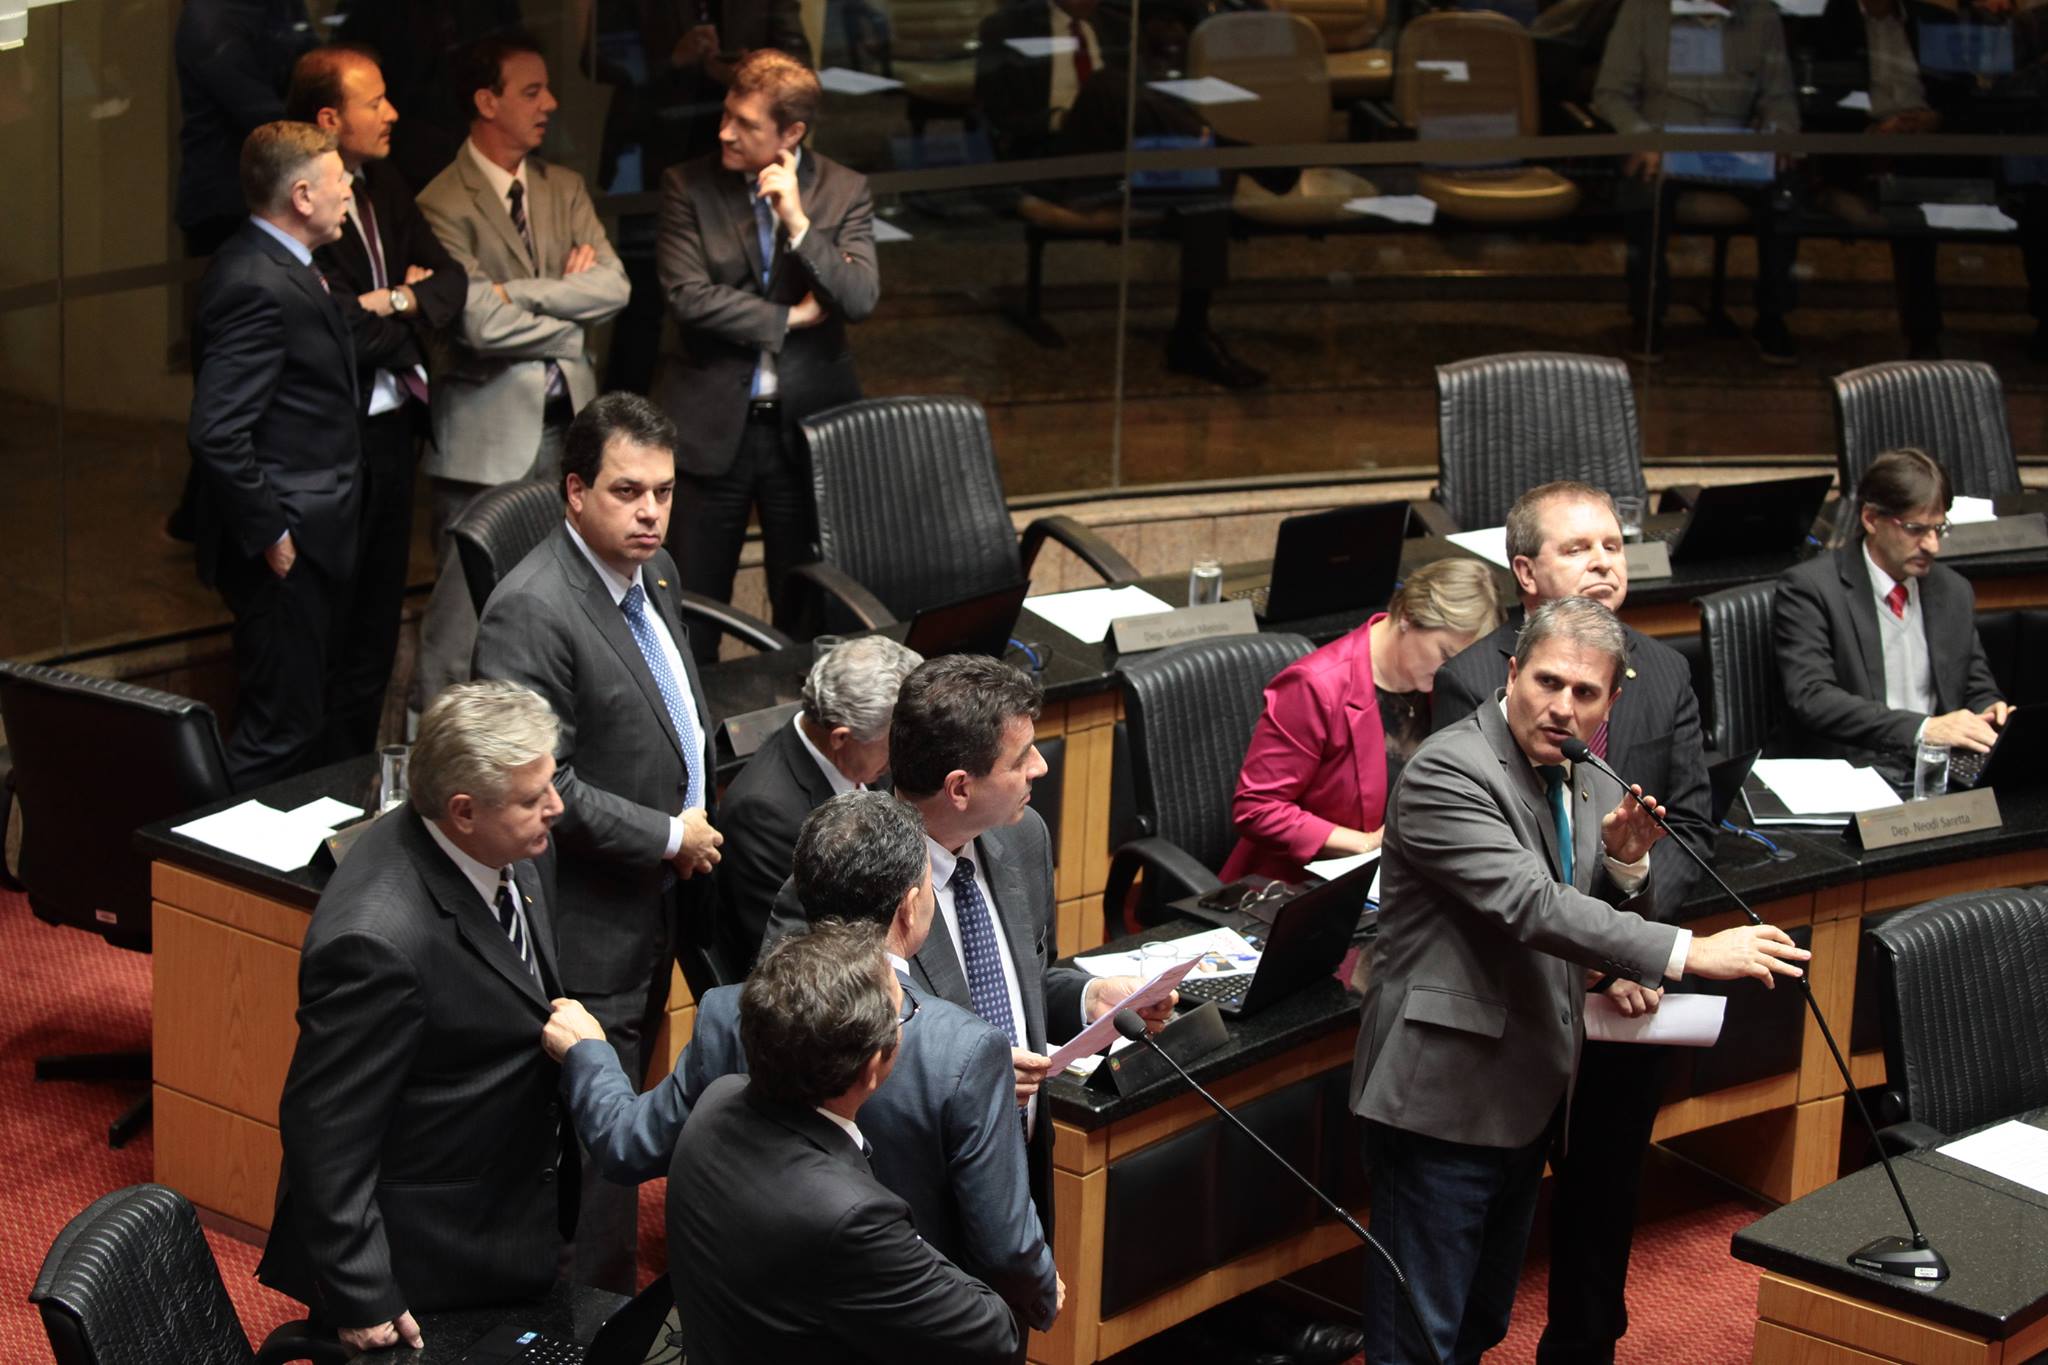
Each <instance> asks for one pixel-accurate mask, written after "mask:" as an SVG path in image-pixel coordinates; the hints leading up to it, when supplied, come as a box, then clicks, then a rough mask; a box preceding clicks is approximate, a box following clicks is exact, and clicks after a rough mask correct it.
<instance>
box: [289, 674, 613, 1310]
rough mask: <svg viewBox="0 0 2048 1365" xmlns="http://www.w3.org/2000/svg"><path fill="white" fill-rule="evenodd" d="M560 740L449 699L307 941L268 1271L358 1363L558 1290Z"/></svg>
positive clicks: (564, 1202)
mask: <svg viewBox="0 0 2048 1365" xmlns="http://www.w3.org/2000/svg"><path fill="white" fill-rule="evenodd" d="M555 742H556V720H555V716H554V713H553V712H552V711H550V710H549V709H548V705H547V703H546V702H544V701H542V700H541V699H540V697H538V696H536V695H535V694H534V693H532V692H530V691H528V690H527V689H526V688H524V687H521V686H519V685H517V684H516V683H509V682H476V683H464V684H460V685H458V686H455V687H451V688H449V689H447V690H446V691H445V692H443V693H442V694H441V695H440V696H439V697H437V698H436V699H435V701H434V703H433V705H431V706H430V707H428V708H427V712H426V714H425V715H424V716H422V717H421V719H420V729H419V738H418V742H417V743H416V744H415V745H414V746H413V751H412V762H411V773H410V777H411V783H410V794H409V798H408V800H409V804H408V805H407V806H405V807H402V808H400V809H397V810H393V811H391V812H389V813H387V814H385V815H383V816H381V817H379V818H378V820H377V821H376V823H375V824H373V825H371V826H370V828H369V829H368V830H366V831H364V833H363V835H362V837H361V838H360V839H358V840H357V841H356V844H355V847H354V848H353V849H351V850H350V852H349V855H348V857H347V859H346V861H344V862H343V863H342V865H341V867H340V868H339V869H337V870H336V872H335V874H334V877H333V879H332V880H331V881H329V882H328V884H327V889H326V891H325V892H323V893H322V895H321V897H320V902H319V904H318V905H317V906H315V907H314V910H313V917H312V921H311V923H310V924H308V926H307V928H306V938H305V943H304V946H303V948H302V949H301V954H300V958H299V1011H298V1023H299V1038H298V1043H297V1046H296V1047H295V1048H294V1050H293V1052H292V1061H291V1069H290V1071H289V1072H288V1073H287V1075H286V1077H285V1083H284V1093H283V1095H282V1097H281V1098H280V1100H279V1102H278V1129H279V1132H280V1136H281V1137H282V1138H283V1142H284V1169H283V1171H282V1173H281V1174H280V1176H279V1180H278V1203H277V1215H276V1218H275V1220H274V1221H273V1223H272V1226H271V1232H270V1240H269V1243H268V1245H266V1247H265V1248H264V1252H263V1261H262V1264H261V1265H260V1266H258V1268H257V1274H258V1276H259V1277H260V1278H261V1279H262V1281H263V1282H264V1283H265V1284H267V1285H269V1286H270V1287H271V1288H273V1289H277V1290H279V1291H281V1292H283V1293H286V1294H289V1295H291V1296H292V1297H293V1298H295V1299H298V1300H299V1301H300V1302H302V1303H304V1304H305V1305H306V1306H307V1307H308V1309H310V1310H311V1314H312V1317H313V1318H314V1319H315V1320H316V1321H317V1322H319V1323H321V1324H322V1325H324V1326H327V1327H331V1328H333V1329H335V1330H336V1331H338V1332H339V1333H340V1334H341V1338H342V1340H343V1341H345V1342H347V1343H348V1344H349V1345H350V1346H352V1347H354V1348H356V1349H357V1350H370V1349H374V1348H376V1347H381V1346H393V1345H396V1344H398V1343H399V1342H401V1341H403V1342H405V1343H406V1344H408V1345H411V1346H414V1347H418V1346H419V1345H421V1344H422V1343H421V1341H420V1330H419V1327H418V1324H417V1321H416V1319H415V1316H414V1315H415V1314H417V1313H422V1312H440V1311H443V1310H447V1309H455V1308H469V1307H475V1306H478V1305H483V1304H495V1303H504V1302H508V1301H511V1300H516V1299H525V1298H531V1297H534V1296H537V1295H540V1294H543V1293H545V1292H546V1291H547V1288H548V1286H549V1285H551V1284H552V1283H554V1279H555V1271H556V1263H557V1259H558V1257H559V1255H560V1250H561V1245H562V1241H563V1239H564V1238H565V1237H566V1236H567V1235H568V1234H569V1232H570V1228H569V1227H568V1225H567V1223H568V1220H569V1219H572V1218H573V1217H574V1204H573V1202H572V1201H573V1197H574V1192H575V1189H576V1155H575V1144H574V1143H573V1142H572V1141H570V1140H569V1134H568V1131H567V1129H566V1128H565V1127H564V1126H563V1125H562V1123H561V1122H560V1119H559V1117H558V1115H557V1110H556V1105H555V1093H556V1087H557V1084H558V1080H559V1072H558V1070H557V1068H556V1066H555V1064H554V1063H553V1062H552V1061H550V1060H549V1059H548V1058H547V1057H546V1055H545V1054H544V1053H542V1052H541V1051H540V1049H538V1048H536V1047H535V1046H534V1045H533V1042H534V1036H535V1034H536V1033H537V1032H538V1031H539V1030H540V1028H541V1026H542V1025H543V1023H544V1022H545V1021H546V1019H547V1017H548V1001H549V1000H550V999H552V998H553V997H554V996H556V995H557V994H559V993H560V984H559V977H558V975H557V970H556V962H555V935H554V926H553V922H552V921H551V919H550V918H549V914H548V907H547V905H546V904H545V902H544V901H543V898H542V895H541V877H540V874H539V873H538V872H537V871H536V870H535V868H534V866H533V861H532V860H533V859H535V858H537V857H539V856H540V855H541V854H542V853H544V852H546V851H547V848H548V830H549V827H550V826H551V825H553V824H554V822H555V818H556V817H557V816H558V815H560V814H561V812H562V800H561V797H559V796H558V795H556V793H555V788H554V784H553V781H552V779H553V777H554V771H555V757H554V749H555Z"/></svg>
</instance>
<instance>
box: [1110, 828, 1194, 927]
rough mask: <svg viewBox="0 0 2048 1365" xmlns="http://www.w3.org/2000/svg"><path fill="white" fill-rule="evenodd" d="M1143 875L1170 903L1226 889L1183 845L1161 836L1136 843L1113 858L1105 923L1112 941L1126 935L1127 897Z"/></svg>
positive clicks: (1134, 841)
mask: <svg viewBox="0 0 2048 1365" xmlns="http://www.w3.org/2000/svg"><path fill="white" fill-rule="evenodd" d="M1140 872H1143V873H1144V874H1145V876H1146V877H1147V878H1148V879H1150V880H1151V881H1152V883H1153V887H1154V890H1155V892H1156V893H1157V895H1158V896H1159V898H1160V899H1162V900H1168V901H1175V900H1180V899H1182V898H1183V897H1186V896H1206V895H1208V894H1209V893H1210V892H1211V891H1214V890H1216V889H1217V888H1218V887H1220V886H1222V885H1223V883H1222V882H1220V881H1218V880H1217V879H1216V874H1215V873H1214V872H1211V871H1210V870H1209V869H1208V868H1206V867H1203V866H1202V865H1201V864H1200V863H1198V862H1196V861H1195V858H1194V855H1193V854H1191V853H1189V852H1188V851H1187V850H1186V849H1184V848H1182V847H1181V846H1180V845H1179V844H1175V843H1170V842H1168V841H1167V840H1165V839H1161V838H1159V837H1158V836H1157V835H1150V836H1147V837H1146V838H1143V839H1133V840H1132V841H1131V842H1129V843H1127V844H1124V845H1122V846H1121V847H1119V848H1118V849H1117V851H1116V852H1115V853H1114V854H1113V855H1111V857H1110V860H1109V879H1108V880H1107V881H1106V882H1104V883H1103V887H1102V922H1103V925H1104V927H1105V928H1106V929H1107V930H1108V937H1110V938H1116V937H1118V936H1119V935H1121V934H1122V933H1123V909H1124V897H1126V896H1128V895H1129V894H1130V891H1131V884H1132V883H1133V882H1135V881H1136V880H1137V878H1138V874H1139V873H1140Z"/></svg>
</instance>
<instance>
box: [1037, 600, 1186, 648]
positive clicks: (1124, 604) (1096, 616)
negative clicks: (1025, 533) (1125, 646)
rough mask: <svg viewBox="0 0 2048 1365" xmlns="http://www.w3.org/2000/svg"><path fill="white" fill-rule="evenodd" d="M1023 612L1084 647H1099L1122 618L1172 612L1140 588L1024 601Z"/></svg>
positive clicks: (1165, 604)
mask: <svg viewBox="0 0 2048 1365" xmlns="http://www.w3.org/2000/svg"><path fill="white" fill-rule="evenodd" d="M1024 610H1026V611H1028V612H1030V613H1031V614H1032V615H1034V616H1036V617H1037V618H1038V619H1039V620H1041V621H1046V622H1050V623H1051V624H1053V625H1055V626H1058V627H1059V628H1060V629H1061V630H1063V631H1065V632H1066V633H1067V634H1069V635H1071V636H1073V637H1074V638H1075V639H1076V640H1080V641H1081V642H1083V643H1084V644H1091V645H1099V644H1101V643H1102V637H1103V636H1105V635H1107V634H1109V625H1110V622H1112V621H1120V620H1122V619H1123V618H1124V617H1126V616H1149V615H1151V614H1152V613H1154V612H1161V611H1172V610H1173V604H1172V603H1170V602H1162V601H1160V600H1159V599H1158V598H1156V597H1154V596H1153V595H1152V594H1151V593H1149V592H1146V591H1145V590H1144V589H1143V588H1136V587H1128V588H1081V589H1078V590H1077V591H1074V592H1049V593H1047V594H1045V595H1044V596H1043V597H1027V598H1025V599H1024Z"/></svg>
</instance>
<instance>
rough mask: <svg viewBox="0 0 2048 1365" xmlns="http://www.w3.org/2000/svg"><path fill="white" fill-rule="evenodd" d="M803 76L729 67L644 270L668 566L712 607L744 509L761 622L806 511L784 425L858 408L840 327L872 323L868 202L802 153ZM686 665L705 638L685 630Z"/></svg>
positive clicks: (855, 183) (668, 186) (757, 66)
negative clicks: (760, 589) (704, 139)
mask: <svg viewBox="0 0 2048 1365" xmlns="http://www.w3.org/2000/svg"><path fill="white" fill-rule="evenodd" d="M818 102H819V90H818V78H817V76H815V75H814V74H812V72H811V71H810V69H809V68H808V67H806V66H804V65H803V63H801V62H799V61H797V60H796V59H795V58H794V57H791V56H789V55H788V54H787V53H783V52H778V51H776V50H774V49H772V48H761V49H758V50H756V51H753V52H750V53H748V54H747V55H746V56H745V57H743V58H741V59H740V61H739V64H738V65H737V66H736V67H734V68H733V74H732V85H731V87H730V89H729V90H728V92H727V94H726V97H725V114H724V118H723V120H722V121H721V122H720V124H719V129H718V151H717V152H716V153H714V154H712V155H710V156H706V157H702V158H700V159H698V160H696V161H691V162H688V163H686V164H684V165H681V166H675V167H672V168H670V169H669V171H668V172H667V173H666V174H664V175H663V176H662V180H661V227H660V233H659V237H658V239H657V241H656V244H655V265H656V268H657V270H658V271H659V274H660V278H661V289H662V294H663V295H664V297H665V298H666V300H667V311H668V317H669V325H668V326H666V327H664V328H663V329H662V353H661V359H660V362H659V364H658V365H657V367H656V369H655V374H654V388H653V391H652V394H651V395H650V396H651V397H652V398H653V399H654V401H655V402H657V403H659V404H660V405H661V406H662V407H663V408H664V409H665V410H666V411H667V412H668V414H669V416H670V417H671V418H672V419H673V420H674V421H675V424H676V427H677V430H678V431H679V432H680V433H681V439H680V440H678V441H677V443H676V475H677V487H676V513H675V520H674V522H673V524H672V526H671V528H670V545H669V549H670V552H671V553H672V554H673V555H674V556H675V559H676V564H677V567H678V568H680V569H681V571H682V575H683V586H684V587H685V588H687V589H689V590H690V591H692V592H699V593H703V594H704V595H705V596H707V597H714V598H716V599H718V600H719V601H721V602H729V601H731V600H732V580H733V574H734V571H735V570H737V569H738V567H739V562H740V546H741V544H742V542H743V541H744V540H745V538H746V533H747V516H748V513H749V512H750V511H751V510H753V509H755V508H756V507H758V509H759V511H760V516H761V540H762V549H763V553H764V556H765V558H766V561H767V571H768V598H769V602H770V604H771V606H772V607H773V609H774V611H775V612H776V624H777V625H787V624H788V622H787V621H786V620H785V619H784V616H783V613H784V612H785V610H786V609H785V606H784V603H783V601H782V580H783V576H784V575H785V574H786V573H787V572H788V570H789V568H790V567H791V566H792V565H793V564H795V563H797V562H798V561H799V560H800V559H801V558H802V557H804V556H805V554H806V553H807V552H808V549H809V546H810V542H811V523H812V521H813V519H814V512H813V509H812V504H811V481H810V470H809V465H808V461H807V458H806V456H805V453H804V446H803V436H802V433H801V432H800V431H799V429H798V424H799V423H801V422H802V421H803V419H804V418H806V417H808V416H810V415H811V414H812V413H814V412H818V411H821V410H823V409H825V408H829V407H833V406H836V405H837V404H840V403H850V402H852V401H853V400H854V399H856V398H859V397H860V381H859V380H858V379H856V378H855V376H854V372H853V359H852V357H851V356H850V355H849V354H848V353H847V349H846V324H847V323H849V322H859V321H860V320H861V319H863V318H865V317H867V315H868V314H870V313H872V312H874V311H875V301H876V299H877V298H879V297H880V295H881V277H880V276H879V274H878V273H877V272H876V269H875V232H874V201H873V199H872V198H871V197H870V196H869V194H868V182H867V180H866V179H865V178H864V177H863V176H862V175H861V174H860V173H859V172H857V171H852V170H848V169H847V168H846V167H844V166H842V165H840V164H839V163H838V162H836V161H833V160H831V159H830V158H828V157H823V156H820V155H819V154H818V153H817V152H815V151H812V150H810V149H809V148H806V147H805V146H804V145H803V143H804V139H805V137H806V136H807V135H808V134H809V133H810V130H811V129H812V128H813V127H814V126H816V123H817V118H818ZM691 646H692V648H693V649H694V650H695V651H696V654H697V658H698V661H699V662H709V661H710V660H712V659H715V658H716V657H717V656H718V632H717V631H716V630H703V631H693V632H691Z"/></svg>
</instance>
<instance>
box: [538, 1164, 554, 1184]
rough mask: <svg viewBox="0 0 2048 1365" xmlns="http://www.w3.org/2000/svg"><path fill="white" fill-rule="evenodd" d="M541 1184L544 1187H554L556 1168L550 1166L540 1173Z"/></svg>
mask: <svg viewBox="0 0 2048 1365" xmlns="http://www.w3.org/2000/svg"><path fill="white" fill-rule="evenodd" d="M540 1183H541V1184H543V1185H552V1184H554V1183H555V1168H554V1167H552V1166H550V1167H548V1168H547V1169H546V1170H544V1171H542V1172H541V1173H540Z"/></svg>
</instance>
